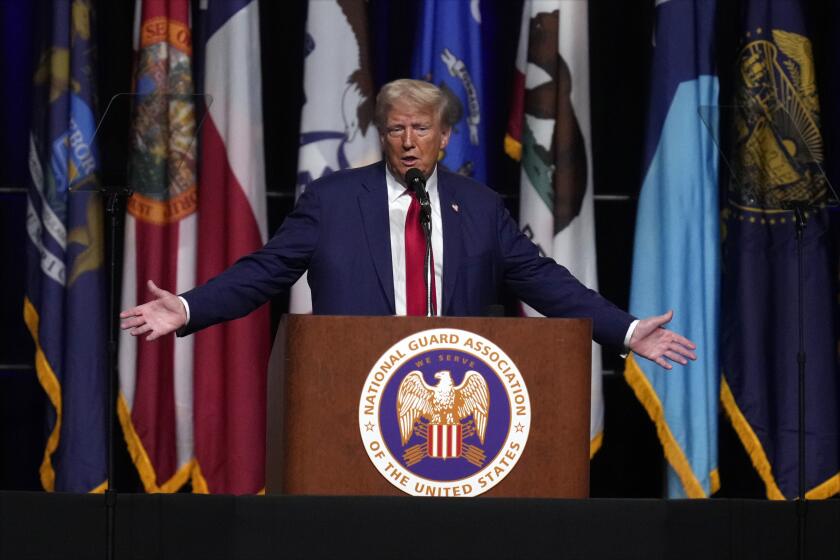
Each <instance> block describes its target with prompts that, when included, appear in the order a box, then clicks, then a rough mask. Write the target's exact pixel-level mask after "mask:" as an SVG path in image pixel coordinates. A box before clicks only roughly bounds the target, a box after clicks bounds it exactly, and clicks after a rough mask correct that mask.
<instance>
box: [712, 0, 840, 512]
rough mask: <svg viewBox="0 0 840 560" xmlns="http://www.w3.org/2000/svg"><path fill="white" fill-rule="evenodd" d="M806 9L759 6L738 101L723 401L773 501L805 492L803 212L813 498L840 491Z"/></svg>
mask: <svg viewBox="0 0 840 560" xmlns="http://www.w3.org/2000/svg"><path fill="white" fill-rule="evenodd" d="M801 10H802V5H800V3H798V2H790V1H776V0H750V1H749V2H747V3H746V7H745V10H744V14H743V15H744V20H743V22H742V24H743V25H742V31H743V34H742V36H741V45H740V51H739V54H738V57H737V60H736V62H737V65H736V83H735V88H734V89H735V98H734V100H733V102H732V107H733V110H732V115H731V120H732V121H733V122H732V133H731V141H730V144H731V146H732V155H731V162H732V167H733V171H734V173H733V176H734V180H733V181H731V182H730V185H729V189H728V191H727V194H726V204H725V205H724V209H723V216H724V221H723V232H724V245H723V247H724V260H723V263H724V274H723V310H722V332H721V341H722V354H721V357H722V358H721V359H722V370H723V379H722V382H721V399H722V402H723V406H724V408H725V410H726V412H727V415H728V416H729V419H730V420H731V422H732V425H733V426H734V428H735V431H736V433H737V434H738V437H739V438H740V440H741V443H742V444H743V445H744V447H745V449H746V450H747V453H748V454H749V456H750V458H751V460H752V463H753V465H754V467H755V469H756V471H757V472H758V474H759V476H760V477H761V479H762V480H763V481H764V484H765V488H766V492H767V497H768V498H771V499H785V498H795V497H797V496H798V495H799V468H800V465H799V459H798V426H799V405H798V383H797V379H798V365H797V353H798V337H799V329H798V325H799V314H798V304H797V301H798V297H797V294H798V289H799V285H798V274H797V268H798V260H797V250H796V229H797V218H796V215H795V213H794V212H793V211H792V208H793V207H794V206H800V207H801V206H803V205H804V206H805V207H806V208H811V209H813V211H806V213H805V216H806V218H807V224H806V227H805V229H804V235H803V255H802V256H803V261H804V263H803V264H804V280H803V281H804V284H803V286H802V289H803V294H804V298H803V302H802V304H803V307H802V313H803V319H804V321H803V327H804V333H803V334H804V341H805V348H804V349H805V353H806V356H807V360H806V363H805V410H806V413H805V434H806V435H805V456H806V461H805V491H806V496H807V497H808V498H826V497H829V496H833V495H835V494H837V493H838V491H840V415H838V407H840V379H838V375H837V365H836V362H835V358H836V355H835V338H834V324H833V323H834V306H833V305H831V302H832V301H834V294H835V291H834V288H833V282H834V278H833V277H832V276H833V275H832V271H833V266H832V264H831V259H830V251H829V220H828V215H827V211H826V210H824V209H821V206H822V205H823V204H824V203H825V202H826V200H827V199H828V198H829V196H830V189H829V188H828V185H827V182H826V180H825V176H824V175H823V173H822V162H823V161H824V150H823V139H822V133H821V130H820V100H819V95H818V92H817V80H816V72H815V65H814V58H813V53H812V47H811V40H810V38H809V36H808V33H807V29H806V27H805V18H804V14H803V13H802V11H801Z"/></svg>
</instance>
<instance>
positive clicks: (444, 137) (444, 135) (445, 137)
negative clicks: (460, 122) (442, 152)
mask: <svg viewBox="0 0 840 560" xmlns="http://www.w3.org/2000/svg"><path fill="white" fill-rule="evenodd" d="M450 134H452V128H444V129H443V130H442V131H441V133H440V147H441V148H445V147H446V145H447V144H449V136H450Z"/></svg>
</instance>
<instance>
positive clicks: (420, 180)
mask: <svg viewBox="0 0 840 560" xmlns="http://www.w3.org/2000/svg"><path fill="white" fill-rule="evenodd" d="M405 184H406V185H408V186H410V187H411V188H412V189H415V190H416V189H417V187H415V185H418V184H419V186H421V187H422V186H425V184H426V177H424V176H423V172H422V171H420V170H419V169H417V168H416V167H412V168H411V169H409V170H408V171H406V172H405Z"/></svg>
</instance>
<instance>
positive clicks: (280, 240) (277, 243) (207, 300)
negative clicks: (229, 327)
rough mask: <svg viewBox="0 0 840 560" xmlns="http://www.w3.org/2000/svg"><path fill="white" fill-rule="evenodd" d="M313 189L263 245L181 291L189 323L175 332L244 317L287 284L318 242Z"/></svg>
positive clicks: (181, 333) (300, 270) (297, 275)
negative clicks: (219, 272)
mask: <svg viewBox="0 0 840 560" xmlns="http://www.w3.org/2000/svg"><path fill="white" fill-rule="evenodd" d="M316 191H317V189H311V188H310V189H306V191H304V193H303V194H302V195H301V197H300V198H299V199H298V203H297V205H296V206H295V209H294V210H293V211H292V213H291V214H289V215H288V216H287V217H286V219H285V220H284V221H283V225H282V226H280V229H279V230H278V231H277V233H276V234H275V235H274V236H273V237H272V238H271V239H270V240H269V241H268V243H266V244H265V245H264V246H263V247H262V248H261V249H259V250H258V251H255V252H253V253H251V254H250V255H246V256H244V257H242V258H241V259H239V260H238V261H236V263H234V264H233V265H232V266H231V267H230V268H228V269H227V270H225V271H224V272H222V273H221V274H219V275H218V276H216V277H214V278H212V279H210V280H209V281H208V282H207V283H206V284H204V285H202V286H199V287H197V288H195V289H193V290H190V291H188V292H185V293H183V294H181V295H182V296H183V297H184V299H186V300H187V302H188V303H189V306H190V322H189V324H188V325H186V326H185V327H183V328H182V329H180V330H179V331H178V335H179V336H184V335H188V334H192V333H194V332H196V331H198V330H201V329H203V328H205V327H209V326H211V325H215V324H216V323H220V322H223V321H229V320H231V319H237V318H239V317H243V316H245V315H247V314H248V313H250V312H251V311H253V310H254V309H256V308H257V307H259V306H260V305H262V304H264V303H266V302H267V301H268V300H269V299H271V298H272V297H274V296H276V295H279V294H280V293H282V292H283V291H287V290H289V289H290V288H291V286H292V285H293V284H294V283H295V282H296V281H297V279H298V278H300V277H301V275H302V274H303V273H304V272H305V271H306V269H307V267H308V266H309V262H310V260H311V258H312V254H313V253H314V252H315V250H316V248H317V246H318V238H319V219H320V207H321V205H320V201H319V198H318V195H317V192H316Z"/></svg>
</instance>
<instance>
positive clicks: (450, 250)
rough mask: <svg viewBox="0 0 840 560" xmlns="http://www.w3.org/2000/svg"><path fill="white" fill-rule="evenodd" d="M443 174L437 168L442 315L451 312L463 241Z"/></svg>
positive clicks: (454, 202) (452, 190)
mask: <svg viewBox="0 0 840 560" xmlns="http://www.w3.org/2000/svg"><path fill="white" fill-rule="evenodd" d="M449 179H450V178H449V177H447V175H446V173H445V172H442V170H441V169H440V168H438V192H439V195H440V216H441V222H442V224H441V225H442V227H443V307H442V309H443V314H444V315H448V314H449V313H451V310H452V297H453V294H454V293H455V282H456V280H457V279H458V269H459V268H460V264H461V254H462V252H463V240H462V236H461V213H460V211H459V210H458V208H459V206H458V205H459V202H458V201H457V200H456V199H455V188H454V186H453V185H452V183H451V182H450V180H449Z"/></svg>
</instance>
